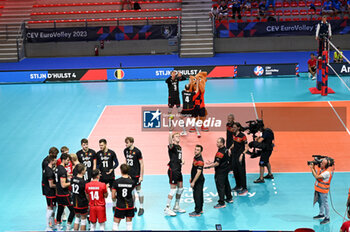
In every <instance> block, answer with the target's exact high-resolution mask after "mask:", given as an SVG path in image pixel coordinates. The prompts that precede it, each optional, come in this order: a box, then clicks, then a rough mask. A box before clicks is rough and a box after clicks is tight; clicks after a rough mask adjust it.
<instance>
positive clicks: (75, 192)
mask: <svg viewBox="0 0 350 232" xmlns="http://www.w3.org/2000/svg"><path fill="white" fill-rule="evenodd" d="M72 192H73V193H74V194H79V185H77V184H72Z"/></svg>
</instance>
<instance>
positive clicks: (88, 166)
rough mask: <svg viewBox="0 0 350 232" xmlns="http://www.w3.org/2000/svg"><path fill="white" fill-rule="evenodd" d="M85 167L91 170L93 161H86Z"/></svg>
mask: <svg viewBox="0 0 350 232" xmlns="http://www.w3.org/2000/svg"><path fill="white" fill-rule="evenodd" d="M84 165H85V166H86V167H87V168H91V161H90V160H89V161H84Z"/></svg>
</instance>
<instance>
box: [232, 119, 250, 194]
mask: <svg viewBox="0 0 350 232" xmlns="http://www.w3.org/2000/svg"><path fill="white" fill-rule="evenodd" d="M232 130H233V134H232V138H233V144H232V145H231V147H230V148H229V150H228V152H229V154H230V155H231V164H232V169H233V174H234V177H235V180H236V187H235V188H234V189H233V190H234V191H237V192H238V194H239V195H240V196H245V195H247V193H248V190H247V176H246V169H245V155H244V153H245V152H247V151H248V149H249V147H248V144H247V137H246V135H245V134H244V133H242V126H241V124H240V123H239V122H234V123H233V126H232Z"/></svg>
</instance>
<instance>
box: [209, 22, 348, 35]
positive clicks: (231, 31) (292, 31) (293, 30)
mask: <svg viewBox="0 0 350 232" xmlns="http://www.w3.org/2000/svg"><path fill="white" fill-rule="evenodd" d="M318 23H319V21H293V22H281V21H278V22H251V23H234V22H227V21H221V22H219V23H217V24H216V35H217V37H218V38H233V37H258V36H294V35H315V33H316V26H317V24H318ZM330 23H331V26H332V34H333V35H336V34H349V33H350V30H349V26H350V20H349V19H342V20H331V21H330Z"/></svg>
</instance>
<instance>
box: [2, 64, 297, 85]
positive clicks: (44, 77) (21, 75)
mask: <svg viewBox="0 0 350 232" xmlns="http://www.w3.org/2000/svg"><path fill="white" fill-rule="evenodd" d="M174 70H175V71H178V72H180V73H182V74H183V75H184V76H195V75H196V74H197V73H199V72H207V73H208V76H207V77H208V78H209V79H210V78H212V79H215V78H239V77H269V76H270V77H274V76H279V77H283V76H295V75H298V72H299V68H298V64H265V65H227V66H173V67H151V68H114V69H113V68H108V69H61V70H46V71H45V70H38V71H8V72H7V71H3V72H0V83H26V82H28V83H32V82H38V83H44V82H77V81H116V80H164V79H166V78H168V77H169V76H170V73H171V72H172V71H174Z"/></svg>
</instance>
